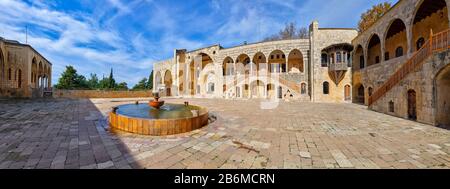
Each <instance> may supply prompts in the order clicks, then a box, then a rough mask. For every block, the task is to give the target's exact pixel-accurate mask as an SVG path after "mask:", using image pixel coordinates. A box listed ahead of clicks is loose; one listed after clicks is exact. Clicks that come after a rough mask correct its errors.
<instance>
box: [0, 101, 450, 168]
mask: <svg viewBox="0 0 450 189" xmlns="http://www.w3.org/2000/svg"><path fill="white" fill-rule="evenodd" d="M165 100H166V101H167V102H169V103H183V102H184V101H186V100H188V101H189V102H190V103H191V104H196V105H200V106H204V107H208V108H209V110H210V111H211V114H213V115H215V116H216V117H217V120H215V121H214V122H213V123H211V124H210V125H209V126H207V127H204V128H202V129H200V130H196V131H193V132H190V133H186V134H181V135H177V136H167V137H151V136H140V135H134V134H129V133H122V132H109V130H108V123H107V118H106V117H105V115H108V114H107V113H108V111H110V109H111V107H113V106H117V105H121V104H127V103H133V102H134V101H135V99H114V100H111V99H90V100H89V99H79V100H75V99H56V100H55V99H49V100H43V101H44V102H45V103H42V101H33V100H12V101H8V102H5V103H1V104H0V109H2V110H6V113H5V114H2V115H0V122H1V123H2V124H0V131H1V132H0V168H23V169H35V168H38V169H48V168H53V169H62V168H65V169H79V168H81V169H97V168H105V169H107V168H119V169H131V168H230V169H234V168H269V169H274V168H362V169H364V168H370V169H373V168H375V169H378V168H450V166H449V165H450V155H449V150H450V148H449V146H450V143H449V140H448V139H449V138H450V131H448V130H444V129H440V128H437V127H433V126H429V125H424V124H421V123H417V122H412V121H409V120H403V119H399V118H396V117H391V116H388V115H384V114H379V113H376V112H372V111H369V110H367V109H366V107H363V106H360V105H355V104H331V103H328V104H321V103H301V102H280V104H279V106H278V107H277V108H276V109H275V110H263V109H260V102H259V101H258V100H245V101H241V100H221V99H165ZM112 101H114V102H112ZM115 101H117V102H115ZM37 106H39V107H40V112H34V111H29V109H28V108H29V107H37ZM8 115H11V116H9V118H13V117H15V119H5V118H6V117H8ZM5 116H6V117H5ZM16 118H27V120H26V121H23V120H21V121H18V119H16ZM361 118H364V119H361ZM27 124H28V125H27ZM30 125H32V127H30ZM5 129H6V130H5ZM18 133H22V134H18Z"/></svg>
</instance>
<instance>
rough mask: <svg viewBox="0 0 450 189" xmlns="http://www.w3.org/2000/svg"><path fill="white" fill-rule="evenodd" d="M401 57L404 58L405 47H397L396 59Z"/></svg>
mask: <svg viewBox="0 0 450 189" xmlns="http://www.w3.org/2000/svg"><path fill="white" fill-rule="evenodd" d="M401 56H403V47H397V49H395V57H401Z"/></svg>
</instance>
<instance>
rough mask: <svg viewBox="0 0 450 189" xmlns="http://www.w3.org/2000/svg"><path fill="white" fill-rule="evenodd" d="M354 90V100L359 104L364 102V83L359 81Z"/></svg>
mask: <svg viewBox="0 0 450 189" xmlns="http://www.w3.org/2000/svg"><path fill="white" fill-rule="evenodd" d="M353 90H354V91H353V94H355V95H354V98H353V102H354V103H357V104H364V103H365V100H366V98H365V88H364V85H363V84H360V83H358V84H356V85H354V87H353Z"/></svg>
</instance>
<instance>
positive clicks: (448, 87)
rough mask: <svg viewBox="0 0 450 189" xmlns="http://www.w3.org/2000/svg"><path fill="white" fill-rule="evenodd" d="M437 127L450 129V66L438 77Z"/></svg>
mask: <svg viewBox="0 0 450 189" xmlns="http://www.w3.org/2000/svg"><path fill="white" fill-rule="evenodd" d="M435 83H436V87H435V89H436V119H435V120H436V125H439V126H444V127H446V128H449V127H450V65H447V66H446V67H445V68H444V69H442V70H441V71H440V72H439V73H438V74H437V75H436V81H435Z"/></svg>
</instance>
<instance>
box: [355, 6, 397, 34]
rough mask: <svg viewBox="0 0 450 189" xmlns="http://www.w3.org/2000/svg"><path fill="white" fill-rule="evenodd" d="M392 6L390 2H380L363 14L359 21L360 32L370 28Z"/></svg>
mask: <svg viewBox="0 0 450 189" xmlns="http://www.w3.org/2000/svg"><path fill="white" fill-rule="evenodd" d="M391 7H392V4H391V3H389V2H384V3H380V4H377V5H374V6H372V8H370V9H369V10H367V11H366V12H364V13H363V14H361V20H360V21H359V22H358V31H359V32H360V33H362V32H364V31H366V30H367V29H369V28H370V26H372V25H373V24H374V23H375V22H376V21H377V20H378V19H380V18H381V17H382V16H383V15H384V14H386V12H388V11H389V10H390V9H391Z"/></svg>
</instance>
